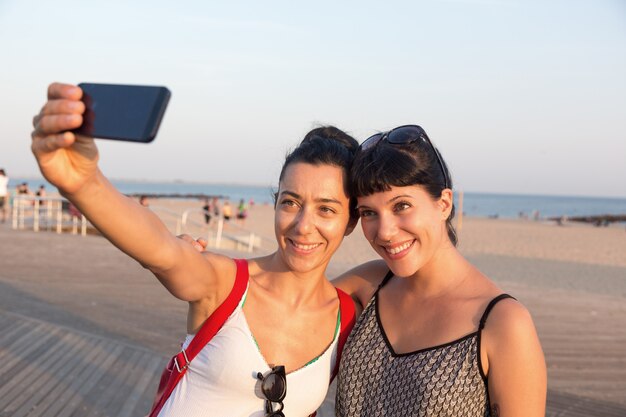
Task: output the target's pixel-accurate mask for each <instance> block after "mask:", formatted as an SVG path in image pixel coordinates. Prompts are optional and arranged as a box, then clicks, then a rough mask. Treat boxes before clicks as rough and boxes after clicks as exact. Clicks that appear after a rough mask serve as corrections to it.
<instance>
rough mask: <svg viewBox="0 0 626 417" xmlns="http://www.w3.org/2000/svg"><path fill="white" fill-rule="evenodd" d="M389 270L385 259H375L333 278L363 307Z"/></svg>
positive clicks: (336, 284)
mask: <svg viewBox="0 0 626 417" xmlns="http://www.w3.org/2000/svg"><path fill="white" fill-rule="evenodd" d="M387 272H389V268H388V267H387V265H386V264H385V262H384V261H382V260H374V261H370V262H366V263H364V264H361V265H358V266H356V267H354V268H352V269H350V270H349V271H346V272H344V273H343V274H341V275H340V276H338V277H337V278H335V279H333V281H332V283H333V285H335V286H336V287H337V288H339V289H341V290H343V291H345V292H346V293H348V294H349V295H350V296H351V297H352V298H353V299H354V301H355V302H356V303H358V304H359V305H358V307H360V309H362V308H363V307H365V306H366V305H367V303H368V302H369V300H370V299H371V298H372V296H373V295H374V293H375V292H376V289H377V288H378V286H379V285H380V283H381V282H382V280H383V278H384V277H385V275H386V274H387Z"/></svg>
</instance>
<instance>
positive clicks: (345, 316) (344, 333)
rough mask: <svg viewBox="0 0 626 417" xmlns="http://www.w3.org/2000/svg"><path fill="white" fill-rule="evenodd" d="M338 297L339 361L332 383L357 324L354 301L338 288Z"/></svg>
mask: <svg viewBox="0 0 626 417" xmlns="http://www.w3.org/2000/svg"><path fill="white" fill-rule="evenodd" d="M336 290H337V295H338V296H339V311H340V312H341V313H340V314H341V328H340V329H339V344H338V345H337V359H336V360H335V368H334V369H333V373H332V375H331V377H330V381H331V382H332V381H333V379H334V378H335V376H337V372H339V361H340V360H341V353H342V352H343V346H344V345H345V344H346V340H348V335H349V334H350V332H351V331H352V328H353V327H354V323H355V322H356V311H355V309H354V300H352V297H350V296H349V295H348V294H346V293H345V292H344V291H342V290H340V289H339V288H336Z"/></svg>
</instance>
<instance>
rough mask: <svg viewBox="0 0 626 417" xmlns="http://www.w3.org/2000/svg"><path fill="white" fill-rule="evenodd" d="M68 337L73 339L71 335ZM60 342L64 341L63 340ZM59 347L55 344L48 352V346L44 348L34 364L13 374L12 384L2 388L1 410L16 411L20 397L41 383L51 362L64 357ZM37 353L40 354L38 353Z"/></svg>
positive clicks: (0, 395) (28, 364)
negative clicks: (42, 375)
mask: <svg viewBox="0 0 626 417" xmlns="http://www.w3.org/2000/svg"><path fill="white" fill-rule="evenodd" d="M66 337H67V338H68V339H71V335H67V336H66ZM60 340H63V338H61V339H60ZM59 345H60V343H55V344H53V345H51V347H50V348H48V349H47V350H46V346H44V347H43V348H44V351H43V352H42V353H41V354H40V355H39V356H37V357H36V358H33V361H32V362H27V363H26V365H24V366H23V367H20V368H19V369H18V370H17V371H15V372H11V375H12V377H11V380H10V383H7V384H4V385H2V386H1V387H0V409H7V407H8V408H9V409H15V408H16V407H17V406H18V405H19V401H20V396H21V395H25V393H27V392H28V391H29V390H31V389H32V387H33V385H35V386H36V385H38V384H39V383H40V377H41V374H42V373H45V372H47V371H48V369H47V367H48V366H50V365H52V363H50V361H51V360H54V361H58V360H59V359H60V358H61V357H62V355H63V350H62V349H61V348H60V347H59ZM35 353H38V351H36V352H35Z"/></svg>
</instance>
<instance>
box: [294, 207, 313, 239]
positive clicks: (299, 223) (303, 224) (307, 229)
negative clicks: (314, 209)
mask: <svg viewBox="0 0 626 417" xmlns="http://www.w3.org/2000/svg"><path fill="white" fill-rule="evenodd" d="M314 228H315V219H314V216H313V213H310V212H309V210H307V209H306V208H302V210H301V211H300V213H299V214H298V217H297V218H296V225H295V229H296V231H297V232H298V233H299V234H301V235H306V234H309V233H311V231H312V230H313V229H314Z"/></svg>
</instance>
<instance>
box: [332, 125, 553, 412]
mask: <svg viewBox="0 0 626 417" xmlns="http://www.w3.org/2000/svg"><path fill="white" fill-rule="evenodd" d="M351 178H352V195H353V196H356V197H357V204H358V205H357V208H358V212H359V215H360V218H361V227H362V229H363V233H364V234H365V237H366V238H367V240H368V241H369V242H370V244H371V246H372V248H373V249H374V250H375V251H376V252H377V253H378V254H379V255H380V256H381V258H382V259H381V260H377V261H372V262H369V263H366V264H364V265H362V266H360V267H357V268H356V269H354V270H352V271H349V272H347V273H346V274H345V275H344V276H342V277H341V278H339V280H337V281H335V282H334V283H336V284H337V285H339V286H340V287H341V288H344V289H345V290H346V291H347V292H348V293H350V294H351V295H352V297H353V298H354V299H355V302H356V303H357V310H362V313H361V315H360V317H359V319H358V321H357V323H356V325H355V327H354V330H353V332H352V334H351V335H350V339H349V341H348V343H347V344H346V349H345V351H344V354H343V357H342V360H341V367H340V371H339V379H338V381H339V382H338V386H337V400H336V413H337V417H346V416H387V417H393V416H398V417H400V416H434V415H446V416H455V417H466V416H476V417H479V416H480V417H484V416H494V417H495V416H505V417H518V416H519V417H521V416H523V417H540V416H541V417H543V416H545V400H546V367H545V361H544V357H543V352H542V349H541V346H540V344H539V339H538V337H537V334H536V331H535V327H534V325H533V321H532V319H531V317H530V314H529V313H528V311H527V310H526V308H524V306H522V304H520V303H519V302H518V301H516V300H515V299H514V298H512V297H511V296H509V295H508V294H505V293H504V292H503V291H502V290H501V289H500V288H499V287H498V286H497V285H496V284H495V283H494V282H493V281H491V280H489V279H488V278H487V277H486V276H485V275H483V274H482V273H481V272H480V271H478V270H477V269H476V268H475V267H474V266H473V265H471V264H470V263H469V262H468V261H467V260H466V259H465V258H464V257H463V256H462V255H461V254H460V253H459V251H458V250H457V249H456V243H457V235H456V232H455V230H454V227H453V226H452V218H453V217H454V200H453V194H452V179H451V177H450V174H449V171H448V169H447V166H446V163H445V162H444V160H443V158H442V157H441V154H440V153H439V152H438V150H437V149H436V148H435V147H434V145H433V144H432V142H431V141H430V139H429V138H428V136H427V135H426V132H424V130H423V129H422V128H421V127H419V126H415V125H409V126H401V127H398V128H396V129H393V130H391V131H389V132H385V133H378V134H376V135H374V136H372V137H370V138H369V139H367V140H366V141H364V142H363V143H362V144H361V146H360V148H359V151H358V152H357V156H356V157H355V161H354V163H353V166H352V171H351ZM436 410H445V412H444V411H441V412H439V411H436Z"/></svg>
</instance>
